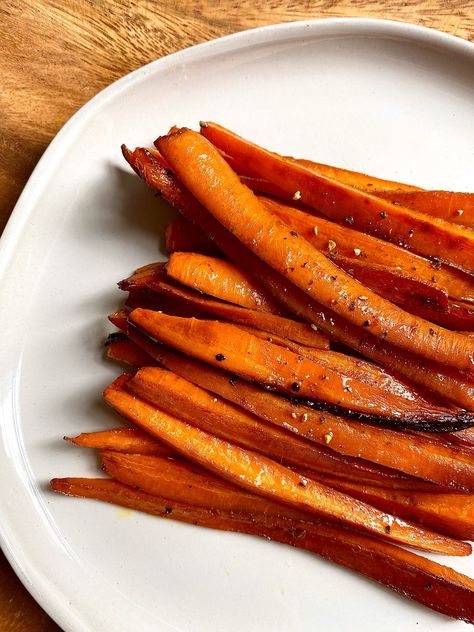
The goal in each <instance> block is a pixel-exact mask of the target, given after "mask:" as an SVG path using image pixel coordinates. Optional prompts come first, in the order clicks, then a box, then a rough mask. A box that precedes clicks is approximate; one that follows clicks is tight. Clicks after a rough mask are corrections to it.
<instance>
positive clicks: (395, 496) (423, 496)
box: [315, 474, 474, 540]
mask: <svg viewBox="0 0 474 632" xmlns="http://www.w3.org/2000/svg"><path fill="white" fill-rule="evenodd" d="M315 478H316V480H318V481H320V482H321V483H324V484H325V485H329V486H330V487H334V488H335V489H338V490H339V491H342V492H344V493H346V494H349V495H350V496H354V497H355V498H359V499H360V500H363V501H364V502H367V503H370V504H371V505H374V507H378V508H379V509H383V510H384V511H389V512H391V513H393V514H395V515H396V516H399V517H401V518H406V519H408V520H413V521H414V522H418V523H420V524H422V525H423V526H425V527H427V528H428V529H433V530H435V531H437V532H439V533H444V534H445V535H449V536H451V537H453V538H459V539H461V540H472V539H474V496H473V495H472V494H453V493H450V494H445V493H439V492H436V491H434V492H432V493H431V492H428V493H427V492H407V491H405V490H396V489H387V488H384V487H380V486H371V485H367V484H365V483H362V484H361V483H358V482H356V481H345V480H341V479H338V478H334V477H331V476H327V475H324V474H322V475H317V476H316V477H315Z"/></svg>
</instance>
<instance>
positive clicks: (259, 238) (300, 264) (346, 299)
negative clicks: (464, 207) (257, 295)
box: [158, 129, 474, 372]
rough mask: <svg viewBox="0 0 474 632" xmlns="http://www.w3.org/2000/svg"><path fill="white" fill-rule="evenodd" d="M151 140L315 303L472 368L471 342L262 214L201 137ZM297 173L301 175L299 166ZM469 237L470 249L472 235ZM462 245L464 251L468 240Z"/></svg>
mask: <svg viewBox="0 0 474 632" xmlns="http://www.w3.org/2000/svg"><path fill="white" fill-rule="evenodd" d="M158 145H159V148H160V150H161V152H162V153H163V154H164V156H165V158H166V159H167V160H168V161H169V162H170V163H171V164H172V166H173V168H174V170H175V171H176V172H177V175H178V177H179V178H180V179H181V180H182V181H183V182H184V184H185V185H186V186H187V187H188V188H189V189H190V190H191V191H192V193H193V194H194V195H195V196H196V197H197V198H198V200H200V201H201V202H202V203H203V204H204V205H205V206H206V207H207V208H208V209H209V211H210V212H211V213H212V214H213V215H214V216H215V217H216V219H218V220H219V221H220V222H221V223H223V224H224V225H225V226H226V227H227V228H228V229H229V230H230V231H231V232H232V233H233V234H235V236H236V237H238V238H239V239H240V240H241V241H242V242H243V243H245V245H246V246H247V247H249V248H250V249H251V250H252V251H253V252H255V253H256V254H257V255H258V256H259V257H260V258H262V259H263V260H264V261H266V262H267V263H268V264H270V265H271V266H272V267H273V268H274V269H276V270H277V271H278V272H280V273H281V274H283V275H284V276H286V277H287V278H288V279H289V280H291V281H292V283H294V284H295V285H296V286H297V287H299V288H300V289H302V290H303V291H304V292H306V293H307V294H308V295H310V296H316V297H317V299H318V301H319V302H320V303H322V304H323V305H325V306H327V307H329V308H331V309H333V310H334V311H335V312H337V313H338V314H340V315H342V316H343V317H344V318H345V319H347V320H348V321H349V322H351V323H353V324H355V325H358V326H360V327H364V328H365V329H366V330H367V331H369V332H370V333H372V335H374V336H384V337H385V338H386V339H387V341H388V342H391V343H393V344H395V345H396V346H398V347H401V348H403V349H406V350H408V351H411V352H414V353H417V354H420V355H421V356H422V357H426V358H428V359H431V360H436V361H439V362H443V363H445V364H447V365H448V366H453V367H456V368H459V369H465V370H468V371H471V372H472V371H473V370H474V342H472V341H467V340H466V336H462V335H459V334H456V333H454V332H451V331H449V330H442V329H438V328H436V329H433V327H432V325H431V324H430V323H429V322H427V321H425V320H423V319H421V318H418V317H416V316H413V315H408V314H407V312H404V311H403V310H401V309H400V308H398V307H396V306H395V305H393V304H392V303H390V302H389V301H387V300H385V299H383V298H381V297H380V296H378V295H377V294H374V293H373V292H371V291H369V290H367V288H365V286H363V285H362V284H360V283H358V282H357V281H355V280H354V279H352V278H351V277H350V276H349V275H347V274H346V273H343V272H341V270H340V268H338V267H337V266H335V265H334V264H332V263H331V262H330V261H329V260H328V259H327V258H326V257H325V256H324V255H323V254H322V253H320V252H319V251H318V250H316V249H315V248H314V247H313V246H311V245H310V244H309V243H308V242H307V241H306V240H305V239H304V238H303V237H300V236H299V235H298V233H297V232H296V231H294V230H292V229H290V227H289V226H288V225H287V224H285V223H284V222H282V221H281V220H279V219H278V218H277V217H276V216H275V215H273V214H272V213H270V212H269V211H267V210H266V209H265V208H264V206H263V205H262V204H261V203H260V202H259V200H258V199H257V198H256V197H255V195H254V194H253V193H252V191H250V190H249V189H248V188H247V187H246V186H244V185H242V184H241V182H240V180H239V178H238V177H237V176H236V174H235V173H234V172H233V171H232V169H230V167H229V166H228V165H227V163H226V162H225V160H224V159H223V158H222V157H221V156H220V154H219V152H218V151H217V150H216V149H215V148H214V147H213V146H212V145H211V144H210V143H209V142H208V141H207V140H206V139H205V138H203V137H202V136H200V135H199V134H197V133H196V132H193V131H191V130H187V129H183V130H181V131H179V132H176V133H175V134H172V135H171V136H166V137H162V138H161V139H159V141H158ZM298 168H299V167H298ZM302 171H303V175H305V170H304V169H303V170H302ZM351 191H353V192H354V191H355V190H354V189H352V190H351ZM373 199H374V200H376V199H377V198H373ZM396 208H401V207H396ZM410 212H411V213H414V211H410ZM432 221H435V220H432ZM436 221H438V222H440V221H441V220H436ZM450 226H451V227H452V225H450ZM466 232H468V231H466ZM472 240H473V246H474V234H473V235H472ZM461 245H462V240H459V241H458V242H457V244H456V252H460V250H459V248H460V247H461ZM465 248H466V249H467V250H469V246H468V244H467V243H466V244H465ZM438 250H439V246H438ZM431 252H434V250H431ZM472 261H474V248H473V256H472ZM361 297H362V298H361ZM408 331H410V335H408V334H407V332H408ZM433 332H434V333H433Z"/></svg>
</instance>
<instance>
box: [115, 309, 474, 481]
mask: <svg viewBox="0 0 474 632" xmlns="http://www.w3.org/2000/svg"><path fill="white" fill-rule="evenodd" d="M115 322H116V324H117V325H118V326H122V327H125V328H126V326H127V322H126V317H125V320H122V321H121V322H119V321H118V320H116V321H115ZM129 333H130V336H131V337H132V338H133V339H134V340H135V342H136V343H137V344H139V345H141V346H142V347H143V348H144V349H145V350H146V351H147V353H149V354H150V356H152V357H154V358H155V360H156V361H157V362H159V363H160V364H162V365H163V366H165V367H166V368H168V369H169V370H171V371H173V372H175V373H177V374H178V375H180V376H181V377H184V378H185V379H187V380H188V381H190V382H193V383H194V384H197V385H198V386H201V387H202V388H205V389H208V390H210V391H212V392H214V393H216V394H218V395H220V396H221V397H223V398H224V399H227V400H229V401H231V402H233V403H234V404H237V405H238V406H241V407H242V408H245V409H246V410H248V411H249V412H252V413H253V414H255V415H257V416H258V417H260V418H262V419H264V420H265V421H267V422H270V423H274V424H277V425H281V426H282V427H283V428H285V429H287V430H289V431H291V432H294V433H296V434H300V435H302V436H305V437H306V438H308V439H310V440H311V441H313V442H317V443H319V444H322V445H329V446H330V447H331V451H333V450H334V451H336V453H340V454H343V455H345V456H350V457H357V456H358V457H362V458H363V459H367V460H368V461H372V462H373V463H378V464H380V465H383V466H385V467H388V468H395V469H398V470H401V471H402V472H404V473H405V474H408V475H412V476H418V477H420V478H423V479H425V480H429V481H433V482H435V483H438V484H439V485H444V486H453V487H458V488H460V489H465V490H471V491H472V490H474V463H473V458H474V457H473V455H471V454H465V453H464V451H463V450H462V449H459V448H456V447H455V446H453V447H450V446H446V445H443V444H441V443H438V442H436V441H434V440H433V439H432V438H426V437H424V436H423V435H419V434H417V435H414V436H411V435H407V434H404V433H399V432H396V431H392V430H387V429H380V428H376V427H372V426H367V425H365V424H360V423H358V422H355V421H352V420H348V419H344V418H341V417H336V416H334V415H331V414H329V413H319V412H317V411H313V410H309V409H307V408H306V407H305V406H301V405H299V404H298V403H296V402H295V401H290V400H286V399H284V398H282V397H279V396H277V395H274V394H272V393H267V392H265V391H262V389H259V388H258V387H255V386H253V385H251V384H248V383H247V382H244V381H241V380H238V379H236V378H235V377H234V376H232V375H229V374H228V373H227V374H226V373H225V372H222V371H219V370H217V369H214V368H212V367H210V366H208V365H206V364H203V363H201V362H198V361H196V360H192V359H191V358H188V357H184V356H181V355H179V354H176V353H173V352H172V351H169V350H168V349H166V348H164V347H162V346H160V345H157V344H156V343H153V342H152V341H150V340H149V339H147V338H146V337H145V336H143V334H141V333H140V332H139V331H138V330H135V329H131V330H130V331H129ZM361 464H362V462H360V461H358V460H357V459H356V460H355V461H352V467H360V465H361ZM333 467H334V470H336V469H337V470H338V475H342V476H347V475H348V472H347V471H346V472H345V473H343V472H342V471H341V469H340V466H336V465H333ZM313 468H314V469H319V470H320V469H321V463H320V464H318V465H313ZM326 471H327V470H326ZM392 472H393V470H392ZM387 473H389V471H386V473H385V474H381V473H379V474H378V476H377V479H378V480H379V481H382V484H383V485H389V483H388V482H386V483H385V482H383V481H384V480H386V479H387ZM359 476H360V477H361V478H362V476H366V480H367V475H366V474H363V473H362V472H361V473H360V474H359ZM389 476H390V473H389ZM372 478H373V477H372ZM420 484H421V483H420V481H418V482H415V483H414V485H411V484H409V483H407V484H406V485H405V483H403V484H400V485H399V487H403V486H404V487H405V488H408V487H410V488H411V489H418V490H419V491H429V488H426V487H423V485H422V484H421V487H419V486H418V485H420ZM417 486H418V487H417Z"/></svg>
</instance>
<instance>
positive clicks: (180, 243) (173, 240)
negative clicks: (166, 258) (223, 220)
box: [165, 219, 220, 255]
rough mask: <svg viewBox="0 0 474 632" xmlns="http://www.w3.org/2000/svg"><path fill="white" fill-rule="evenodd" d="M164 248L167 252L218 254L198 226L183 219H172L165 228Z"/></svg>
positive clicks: (216, 249)
mask: <svg viewBox="0 0 474 632" xmlns="http://www.w3.org/2000/svg"><path fill="white" fill-rule="evenodd" d="M165 248H166V252H167V253H168V254H171V253H173V252H179V251H183V252H200V253H202V254H206V255H219V254H220V253H219V250H218V248H217V247H216V246H215V245H214V244H213V243H212V241H211V240H210V239H209V238H208V237H207V235H206V234H205V233H204V232H203V231H202V230H201V229H200V228H199V227H198V226H193V225H192V224H190V223H189V222H187V221H186V220H184V219H174V220H172V221H171V222H170V223H169V224H167V226H166V228H165Z"/></svg>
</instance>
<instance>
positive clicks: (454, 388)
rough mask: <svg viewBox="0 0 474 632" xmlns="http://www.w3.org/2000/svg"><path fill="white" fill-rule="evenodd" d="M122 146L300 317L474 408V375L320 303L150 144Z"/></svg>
mask: <svg viewBox="0 0 474 632" xmlns="http://www.w3.org/2000/svg"><path fill="white" fill-rule="evenodd" d="M122 150H123V153H124V156H125V158H126V159H127V161H128V162H129V163H130V164H131V165H132V166H133V168H134V169H135V170H136V171H137V172H138V173H139V174H140V176H141V177H142V178H143V179H144V180H145V181H146V182H147V184H148V185H149V186H150V187H151V188H152V190H153V191H155V192H159V193H160V194H162V195H163V197H164V198H165V199H166V201H167V202H169V203H170V204H171V205H172V206H174V207H175V208H176V209H177V210H179V211H180V212H181V213H182V214H183V215H184V216H185V217H186V218H187V219H189V221H191V222H193V223H194V224H197V225H199V226H202V227H203V228H204V230H205V232H206V233H207V234H208V235H209V236H210V237H211V238H212V240H213V241H214V242H215V243H217V244H218V246H219V249H220V250H221V251H222V252H224V253H225V254H226V255H227V256H228V257H229V259H231V260H232V261H234V262H236V263H238V264H239V265H241V266H242V267H243V268H245V269H247V270H252V274H253V275H254V276H255V278H257V279H258V281H259V282H260V283H261V284H262V285H263V286H265V288H266V289H267V291H268V292H269V293H270V294H272V295H273V296H274V297H275V298H277V299H278V300H280V301H281V302H282V303H283V304H284V305H285V307H287V308H288V309H289V310H290V311H291V312H293V313H294V314H296V315H297V316H298V317H299V318H302V319H304V320H307V321H309V322H312V323H313V324H315V325H317V326H318V328H321V329H323V330H324V331H326V332H328V333H329V334H330V335H331V337H334V338H335V339H336V340H338V341H339V342H342V343H343V344H345V345H347V346H348V347H350V348H352V349H355V350H357V351H358V352H359V353H362V354H363V355H365V356H367V357H369V358H370V359H372V360H375V361H376V362H379V363H380V364H382V365H383V366H385V367H387V368H389V369H390V370H391V371H393V372H395V373H396V374H397V375H401V376H403V377H405V378H408V379H409V380H411V381H413V382H414V383H417V384H421V385H422V386H424V387H425V388H427V389H429V390H430V391H432V392H434V393H436V394H438V395H439V396H440V397H442V398H443V399H448V400H450V401H452V402H454V403H456V404H458V405H459V406H462V407H464V408H467V409H469V410H470V409H474V381H473V379H472V377H469V376H466V375H465V374H464V373H463V372H461V371H458V370H455V369H450V368H449V367H446V366H445V365H442V364H440V363H438V362H431V361H427V360H421V359H420V358H419V357H417V356H416V355H413V354H411V353H407V352H406V351H402V350H400V349H397V348H396V347H394V346H393V345H390V344H388V343H387V342H386V341H385V340H382V339H379V340H376V339H375V338H374V337H373V336H372V335H370V334H367V333H366V332H365V331H361V329H360V328H358V327H355V326H354V325H351V324H350V323H348V322H347V321H345V320H344V319H342V318H341V317H340V316H339V315H338V314H336V313H335V312H334V311H332V310H330V309H328V308H326V307H323V306H322V305H320V304H318V303H316V301H315V300H314V298H313V299H310V298H309V297H308V296H307V295H306V294H305V293H304V292H302V291H301V290H299V289H298V288H296V287H295V286H294V285H293V284H292V283H291V282H289V281H288V280H286V279H285V278H284V277H282V276H281V275H280V274H278V273H277V272H276V271H275V270H273V268H271V267H270V266H269V265H267V264H266V263H264V262H263V261H262V260H261V259H259V258H258V257H257V256H255V255H254V254H253V252H251V251H250V250H248V248H246V247H245V246H244V245H243V244H242V243H241V242H240V241H239V240H238V239H236V238H235V237H234V236H233V235H232V234H231V233H229V231H228V230H227V229H225V228H224V227H223V226H222V224H220V223H219V222H218V221H217V220H216V219H215V218H214V217H213V216H212V215H211V214H210V213H209V212H208V211H207V210H206V209H205V208H204V207H203V206H202V204H200V203H199V202H198V201H197V200H196V198H195V197H193V196H192V195H191V194H190V192H189V191H188V190H187V189H186V188H185V187H184V186H183V184H182V183H181V182H180V181H179V180H178V179H177V178H176V177H175V176H174V175H173V174H171V173H170V172H169V171H168V170H167V169H166V167H165V166H164V165H163V164H162V163H161V160H162V159H161V158H160V159H158V157H157V155H155V154H151V153H150V152H149V151H147V150H144V149H136V150H135V151H134V152H130V151H128V150H127V149H126V148H125V147H123V148H122ZM264 329H269V328H268V327H265V328H264ZM286 337H290V336H286Z"/></svg>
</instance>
